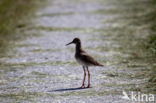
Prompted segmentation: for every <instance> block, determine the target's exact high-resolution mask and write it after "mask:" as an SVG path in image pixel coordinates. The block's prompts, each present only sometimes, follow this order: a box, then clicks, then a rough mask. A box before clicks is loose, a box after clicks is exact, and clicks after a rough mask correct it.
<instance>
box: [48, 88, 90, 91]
mask: <svg viewBox="0 0 156 103" xmlns="http://www.w3.org/2000/svg"><path fill="white" fill-rule="evenodd" d="M84 89H88V88H81V87H78V88H64V89H56V90H51V91H49V92H64V91H77V90H84Z"/></svg>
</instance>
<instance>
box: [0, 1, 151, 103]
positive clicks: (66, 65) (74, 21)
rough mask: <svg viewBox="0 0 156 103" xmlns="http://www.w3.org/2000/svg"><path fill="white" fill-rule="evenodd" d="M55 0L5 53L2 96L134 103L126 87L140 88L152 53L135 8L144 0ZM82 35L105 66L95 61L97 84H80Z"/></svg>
mask: <svg viewBox="0 0 156 103" xmlns="http://www.w3.org/2000/svg"><path fill="white" fill-rule="evenodd" d="M120 1H121V2H122V3H121V4H120V3H119V2H118V1H116V0H104V1H103V0H96V1H94V0H90V1H88V0H86V1H85V0H79V1H77V0H52V1H50V0H49V1H46V2H47V5H46V6H45V7H42V8H41V9H38V10H37V11H36V12H35V16H33V17H32V19H33V20H32V23H31V25H27V26H26V27H22V29H21V28H19V29H18V30H19V31H21V30H23V31H24V32H23V33H24V34H27V37H25V39H21V40H20V41H17V42H13V45H14V46H13V48H11V49H9V52H7V54H6V55H4V56H3V57H1V58H0V68H1V69H0V71H1V72H0V101H1V102H2V103H10V102H20V103H21V102H24V103H27V102H37V103H40V102H41V103H45V102H53V103H60V102H61V103H73V102H74V103H82V102H85V103H88V102H89V103H95V102H96V103H103V102H104V101H105V103H114V102H115V103H131V102H132V101H128V100H124V99H122V98H121V96H122V91H123V90H125V91H127V92H128V91H141V92H147V90H145V89H142V88H143V87H144V84H145V82H146V81H147V78H145V77H144V76H145V74H146V72H147V71H148V70H149V69H150V68H151V63H152V62H153V58H146V57H147V55H146V54H145V53H144V48H142V47H140V44H141V43H142V42H143V41H144V40H146V37H147V36H148V32H146V31H147V29H146V28H145V27H144V26H138V24H135V21H137V20H138V18H137V17H135V15H134V12H133V9H131V8H134V9H135V10H136V13H135V14H138V15H141V13H142V10H144V9H145V8H144V7H143V6H144V4H145V3H144V2H145V1H143V0H139V1H138V2H137V1H135V0H132V1H131V2H130V1H124V0H120ZM75 37H79V38H81V40H82V45H83V48H85V50H86V51H88V52H89V53H90V54H92V55H93V57H95V58H96V59H97V60H98V61H100V62H101V63H103V64H104V65H105V66H104V67H91V68H90V71H91V76H92V80H91V82H92V88H89V89H79V88H78V87H79V86H80V85H81V82H82V78H83V70H82V67H81V66H79V65H78V64H77V63H76V62H75V60H74V50H75V49H74V45H71V46H68V47H66V46H65V44H66V43H68V42H70V41H72V39H73V38H75Z"/></svg>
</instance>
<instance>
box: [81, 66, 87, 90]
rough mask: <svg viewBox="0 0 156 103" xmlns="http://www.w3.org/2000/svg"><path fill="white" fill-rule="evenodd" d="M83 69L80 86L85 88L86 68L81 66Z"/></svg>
mask: <svg viewBox="0 0 156 103" xmlns="http://www.w3.org/2000/svg"><path fill="white" fill-rule="evenodd" d="M83 71H84V77H83V82H82V86H81V88H85V79H86V70H85V67H84V66H83Z"/></svg>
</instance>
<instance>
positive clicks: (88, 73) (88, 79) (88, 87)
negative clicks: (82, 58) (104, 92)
mask: <svg viewBox="0 0 156 103" xmlns="http://www.w3.org/2000/svg"><path fill="white" fill-rule="evenodd" d="M86 68H87V72H88V86H87V88H90V72H89V69H88V66H87V67H86Z"/></svg>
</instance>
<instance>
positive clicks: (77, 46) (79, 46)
mask: <svg viewBox="0 0 156 103" xmlns="http://www.w3.org/2000/svg"><path fill="white" fill-rule="evenodd" d="M80 51H81V42H79V43H77V44H76V53H80Z"/></svg>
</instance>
